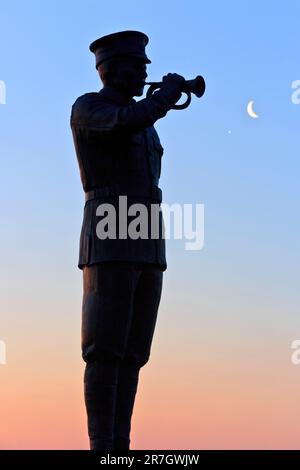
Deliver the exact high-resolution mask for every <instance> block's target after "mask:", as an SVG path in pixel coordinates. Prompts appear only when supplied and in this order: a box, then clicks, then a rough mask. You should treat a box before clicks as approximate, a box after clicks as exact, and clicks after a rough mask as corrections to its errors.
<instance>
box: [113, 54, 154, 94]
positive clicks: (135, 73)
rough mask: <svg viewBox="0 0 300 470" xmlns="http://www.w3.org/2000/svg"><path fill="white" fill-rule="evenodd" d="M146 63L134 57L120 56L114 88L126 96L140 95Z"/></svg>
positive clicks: (142, 89) (145, 76) (142, 88)
mask: <svg viewBox="0 0 300 470" xmlns="http://www.w3.org/2000/svg"><path fill="white" fill-rule="evenodd" d="M146 70H147V64H146V63H145V62H144V61H143V60H141V59H138V58H135V57H124V58H123V57H122V58H120V60H119V61H118V67H117V73H116V77H115V80H114V82H115V83H114V85H115V87H116V88H118V89H121V90H122V91H124V92H125V93H126V94H127V95H128V96H141V95H142V94H143V92H144V86H145V79H146V78H147V77H148V75H147V72H146Z"/></svg>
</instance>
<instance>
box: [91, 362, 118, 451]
mask: <svg viewBox="0 0 300 470" xmlns="http://www.w3.org/2000/svg"><path fill="white" fill-rule="evenodd" d="M118 367H119V364H118V361H117V359H113V358H111V359H109V358H107V357H101V358H99V359H97V360H96V361H93V362H89V363H87V364H86V368H85V373H84V398H85V405H86V411H87V418H88V434H89V438H90V448H91V450H102V451H110V450H113V449H114V420H115V410H116V398H117V386H118Z"/></svg>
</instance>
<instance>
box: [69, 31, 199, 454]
mask: <svg viewBox="0 0 300 470" xmlns="http://www.w3.org/2000/svg"><path fill="white" fill-rule="evenodd" d="M147 43H148V37H147V36H146V35H145V34H144V33H141V32H138V31H122V32H118V33H113V34H110V35H108V36H104V37H102V38H100V39H98V40H96V41H94V42H93V43H92V44H91V45H90V50H91V51H92V52H93V53H94V54H95V58H96V68H97V70H98V73H99V75H100V78H101V81H102V83H103V88H102V89H101V90H100V91H99V92H92V93H86V94H84V95H83V96H80V97H79V98H78V99H77V100H76V101H75V103H74V104H73V106H72V113H71V128H72V134H73V139H74V146H75V149H76V155H77V159H78V164H79V169H80V176H81V181H82V185H83V189H84V191H85V206H84V215H83V224H82V229H81V235H80V253H79V262H78V266H79V268H80V269H82V270H83V302H82V344H81V346H82V357H83V360H84V361H85V362H86V367H85V373H84V397H85V404H86V411H87V418H88V433H89V439H90V448H91V449H94V450H103V451H110V450H126V449H129V448H130V430H131V417H132V413H133V407H134V401H135V396H136V392H137V386H138V380H139V371H140V368H141V367H143V366H144V365H145V364H146V363H147V362H148V360H149V357H150V349H151V344H152V338H153V334H154V329H155V324H156V318H157V312H158V307H159V303H160V298H161V291H162V281H163V272H164V271H165V270H166V269H167V263H166V257H165V239H164V236H163V233H164V232H163V218H162V214H161V213H159V237H158V238H151V237H149V238H136V239H131V238H130V237H127V238H109V237H108V238H104V239H100V238H99V237H98V236H97V231H96V225H97V222H98V220H99V217H98V216H97V208H98V207H99V205H100V204H105V203H109V204H111V205H112V206H113V207H114V208H115V210H116V213H117V214H118V215H119V211H120V209H119V206H118V202H119V196H120V195H123V196H124V195H126V196H127V198H128V204H135V203H142V204H144V205H145V206H146V207H147V208H149V210H150V206H151V204H154V203H155V204H158V205H159V206H160V203H161V201H162V192H161V189H160V188H159V186H158V183H159V177H160V173H161V157H162V155H163V147H162V145H161V143H160V139H159V136H158V134H157V132H156V130H155V128H154V123H155V122H156V121H157V120H158V119H160V118H162V117H164V116H165V115H166V114H167V112H168V111H169V110H170V109H174V108H173V107H174V105H175V103H176V102H177V101H178V100H179V99H180V97H181V93H182V92H186V93H187V92H193V93H195V94H197V93H198V95H199V96H201V94H203V92H204V81H203V79H202V77H200V79H199V77H197V79H195V80H198V81H197V83H196V82H195V81H194V82H193V84H191V83H190V84H189V85H187V82H186V80H185V79H184V78H183V77H182V76H180V75H178V74H176V73H169V74H167V75H166V76H164V77H163V80H162V82H159V83H158V84H157V83H156V84H154V86H155V87H156V88H159V89H158V91H156V92H155V93H153V91H154V90H153V89H152V90H151V92H149V94H148V96H147V97H146V98H144V99H141V100H140V101H136V100H135V99H134V98H133V96H142V94H143V89H144V86H145V84H146V82H145V80H146V78H147V72H146V64H149V63H151V61H150V60H149V58H148V57H147V55H146V53H145V46H146V45H147ZM201 79H202V80H201ZM199 80H200V81H199ZM187 86H188V88H187ZM152 88H153V87H152ZM118 220H119V219H118ZM149 230H150V229H149Z"/></svg>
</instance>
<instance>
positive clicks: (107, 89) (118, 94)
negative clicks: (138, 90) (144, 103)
mask: <svg viewBox="0 0 300 470" xmlns="http://www.w3.org/2000/svg"><path fill="white" fill-rule="evenodd" d="M99 94H100V96H102V97H104V98H106V99H108V100H109V101H112V102H113V103H116V104H119V105H123V106H125V105H128V104H133V103H136V100H135V99H133V98H128V96H127V95H125V94H124V93H123V92H122V91H121V90H117V89H116V88H113V87H112V86H109V85H106V86H104V87H103V88H102V89H101V90H100V91H99Z"/></svg>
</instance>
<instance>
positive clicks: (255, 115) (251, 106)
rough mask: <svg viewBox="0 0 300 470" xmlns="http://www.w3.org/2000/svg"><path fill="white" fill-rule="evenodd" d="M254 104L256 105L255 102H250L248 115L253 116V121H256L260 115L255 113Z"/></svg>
mask: <svg viewBox="0 0 300 470" xmlns="http://www.w3.org/2000/svg"><path fill="white" fill-rule="evenodd" d="M253 104H254V101H249V103H248V105H247V113H248V114H249V116H251V117H252V118H253V119H256V118H258V114H256V113H255V112H254V111H253Z"/></svg>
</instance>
